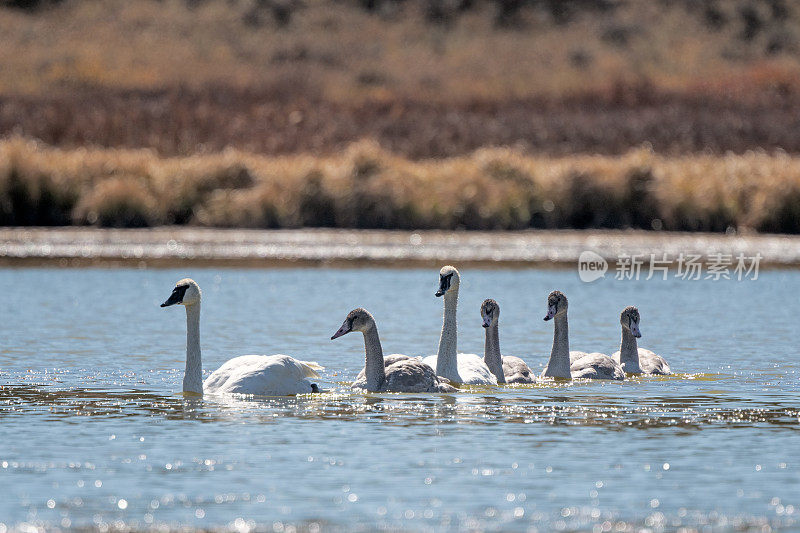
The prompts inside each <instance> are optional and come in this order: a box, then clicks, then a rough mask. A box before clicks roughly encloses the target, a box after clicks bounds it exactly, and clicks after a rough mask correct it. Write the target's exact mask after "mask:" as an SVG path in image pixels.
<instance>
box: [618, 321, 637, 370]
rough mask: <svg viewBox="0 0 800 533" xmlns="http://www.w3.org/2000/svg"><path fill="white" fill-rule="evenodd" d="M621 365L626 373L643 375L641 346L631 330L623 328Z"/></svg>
mask: <svg viewBox="0 0 800 533" xmlns="http://www.w3.org/2000/svg"><path fill="white" fill-rule="evenodd" d="M619 364H620V365H621V366H622V369H623V370H624V371H625V372H629V373H632V374H641V373H642V367H641V366H639V346H638V344H637V342H636V337H634V336H633V333H631V330H629V329H628V328H622V342H621V343H620V346H619Z"/></svg>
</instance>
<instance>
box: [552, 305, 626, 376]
mask: <svg viewBox="0 0 800 533" xmlns="http://www.w3.org/2000/svg"><path fill="white" fill-rule="evenodd" d="M567 307H568V303H567V297H566V296H564V294H563V293H562V292H561V291H553V292H551V293H550V295H549V296H548V297H547V315H546V316H545V317H544V319H545V320H550V319H551V318H552V319H554V320H553V322H554V325H555V327H554V330H553V349H552V350H551V351H550V360H549V361H548V362H547V367H546V368H545V369H544V372H543V373H542V376H543V377H552V378H562V379H572V378H585V379H615V380H622V379H625V372H623V371H622V367H620V366H619V364H617V363H616V362H615V361H614V360H613V359H611V358H610V357H609V356H607V355H605V354H602V353H598V352H593V353H586V352H571V351H570V350H569V326H568V324H567Z"/></svg>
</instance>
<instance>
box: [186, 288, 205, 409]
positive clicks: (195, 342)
mask: <svg viewBox="0 0 800 533" xmlns="http://www.w3.org/2000/svg"><path fill="white" fill-rule="evenodd" d="M183 392H196V393H198V394H203V364H202V362H201V359H200V302H198V303H196V304H192V305H187V306H186V370H185V371H184V373H183Z"/></svg>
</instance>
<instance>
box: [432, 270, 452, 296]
mask: <svg viewBox="0 0 800 533" xmlns="http://www.w3.org/2000/svg"><path fill="white" fill-rule="evenodd" d="M452 277H453V275H452V274H448V275H446V276H439V290H438V291H436V296H443V295H444V293H446V292H447V289H449V288H450V278H452Z"/></svg>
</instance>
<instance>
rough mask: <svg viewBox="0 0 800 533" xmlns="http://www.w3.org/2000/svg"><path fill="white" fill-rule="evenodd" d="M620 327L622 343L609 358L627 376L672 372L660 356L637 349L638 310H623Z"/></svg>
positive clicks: (627, 308) (638, 332)
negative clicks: (617, 364) (618, 365)
mask: <svg viewBox="0 0 800 533" xmlns="http://www.w3.org/2000/svg"><path fill="white" fill-rule="evenodd" d="M619 322H620V325H622V341H621V342H620V347H619V351H617V352H614V354H613V355H612V356H611V357H612V358H613V359H614V360H615V361H616V362H617V363H619V364H620V366H621V367H622V369H623V370H624V371H625V372H626V373H628V374H655V375H669V374H672V370H671V369H670V368H669V364H667V362H666V361H665V360H664V358H663V357H661V356H660V355H658V354H656V353H653V352H652V351H650V350H647V349H645V348H639V346H638V344H637V342H636V339H638V338H640V337H641V336H642V334H641V331H640V329H639V322H640V315H639V310H638V309H636V308H635V307H633V306H630V307H626V308H625V309H623V311H622V314H621V315H620V317H619Z"/></svg>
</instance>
